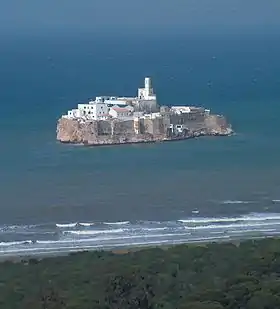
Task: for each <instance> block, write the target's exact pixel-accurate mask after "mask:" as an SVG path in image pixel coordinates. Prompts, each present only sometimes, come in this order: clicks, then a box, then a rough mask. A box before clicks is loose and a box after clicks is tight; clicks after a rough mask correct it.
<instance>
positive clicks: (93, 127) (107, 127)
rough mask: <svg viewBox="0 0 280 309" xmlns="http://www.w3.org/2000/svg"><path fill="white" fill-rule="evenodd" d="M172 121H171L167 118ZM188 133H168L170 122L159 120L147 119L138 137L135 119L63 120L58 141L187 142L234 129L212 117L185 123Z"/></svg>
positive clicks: (217, 117)
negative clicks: (194, 138)
mask: <svg viewBox="0 0 280 309" xmlns="http://www.w3.org/2000/svg"><path fill="white" fill-rule="evenodd" d="M167 120H168V119H167ZM178 121H180V123H184V126H185V127H187V128H188V129H187V130H184V132H183V133H182V132H181V133H177V134H171V135H170V134H169V135H168V134H167V131H168V127H169V125H170V122H168V121H164V120H162V121H159V120H158V119H154V120H152V119H149V120H143V122H142V123H140V124H139V126H140V127H141V128H142V129H141V130H140V131H139V134H135V128H134V122H133V120H127V121H120V120H107V121H105V120H99V121H91V122H82V121H79V120H75V119H67V118H60V119H59V120H58V123H57V140H58V141H60V142H62V143H75V144H84V145H110V144H128V143H144V142H157V141H167V140H176V139H187V138H191V137H197V136H202V135H203V136H205V135H209V136H210V135H221V136H225V135H230V134H232V132H233V130H232V128H231V125H230V124H228V122H227V121H226V119H225V117H223V116H218V115H208V116H205V117H204V118H203V120H200V121H198V120H196V119H192V120H183V119H178ZM178 123H179V122H178Z"/></svg>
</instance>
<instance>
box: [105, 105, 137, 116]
mask: <svg viewBox="0 0 280 309" xmlns="http://www.w3.org/2000/svg"><path fill="white" fill-rule="evenodd" d="M132 114H133V107H131V106H125V107H119V106H118V105H114V106H113V107H111V108H110V110H109V115H110V116H112V117H113V118H127V117H130V116H132Z"/></svg>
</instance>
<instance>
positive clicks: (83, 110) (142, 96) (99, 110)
mask: <svg viewBox="0 0 280 309" xmlns="http://www.w3.org/2000/svg"><path fill="white" fill-rule="evenodd" d="M140 104H142V105H143V106H146V105H147V106H149V107H150V104H154V105H155V104H156V94H155V93H154V90H153V88H152V82H151V78H150V77H146V78H145V87H144V88H139V89H138V96H137V97H117V96H98V97H96V98H95V100H91V101H89V102H88V103H86V104H78V108H76V109H72V110H69V111H68V113H67V115H63V116H62V117H64V118H68V119H83V120H87V119H88V120H98V119H106V118H108V117H114V118H118V117H129V116H132V113H133V110H134V108H133V106H134V107H135V106H138V107H139V105H140ZM146 109H147V108H146ZM150 109H151V111H152V108H151V107H150Z"/></svg>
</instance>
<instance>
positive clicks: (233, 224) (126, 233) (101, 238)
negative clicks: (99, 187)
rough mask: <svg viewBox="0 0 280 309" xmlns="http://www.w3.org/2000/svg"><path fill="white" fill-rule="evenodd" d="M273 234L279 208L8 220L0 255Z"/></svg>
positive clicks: (279, 231) (278, 228) (0, 230)
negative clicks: (162, 217) (140, 217)
mask: <svg viewBox="0 0 280 309" xmlns="http://www.w3.org/2000/svg"><path fill="white" fill-rule="evenodd" d="M26 235H28V240H26V238H25V237H26ZM275 235H276V236H277V235H280V213H249V214H247V215H242V216H234V217H233V216H228V217H202V216H200V215H199V213H197V214H193V215H192V216H191V217H187V218H181V219H178V220H177V221H136V222H130V221H118V222H81V223H79V222H71V223H48V224H38V225H22V226H20V225H19V226H12V225H11V226H2V227H0V255H17V254H21V255H23V254H26V255H30V254H49V253H52V254H56V253H59V252H73V251H79V250H90V249H108V248H120V247H130V246H135V245H141V246H145V245H155V244H177V243H187V242H201V241H206V242H207V241H222V240H234V239H242V238H256V237H268V236H275Z"/></svg>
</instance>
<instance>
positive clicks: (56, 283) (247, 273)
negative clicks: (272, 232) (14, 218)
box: [0, 239, 280, 309]
mask: <svg viewBox="0 0 280 309" xmlns="http://www.w3.org/2000/svg"><path fill="white" fill-rule="evenodd" d="M0 274H1V276H0V308H1V309H160V308H162V309H237V308H240V309H275V308H280V240H278V239H265V240H259V241H247V242H241V243H240V244H239V245H234V244H230V243H228V244H209V245H202V246H195V245H180V246H174V247H170V248H162V249H160V248H154V249H143V250H139V251H134V252H129V253H126V254H113V253H112V252H86V253H77V254H71V255H69V256H67V257H55V258H46V259H43V260H40V261H39V260H34V259H32V260H29V261H22V262H21V263H12V262H3V263H0Z"/></svg>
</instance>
